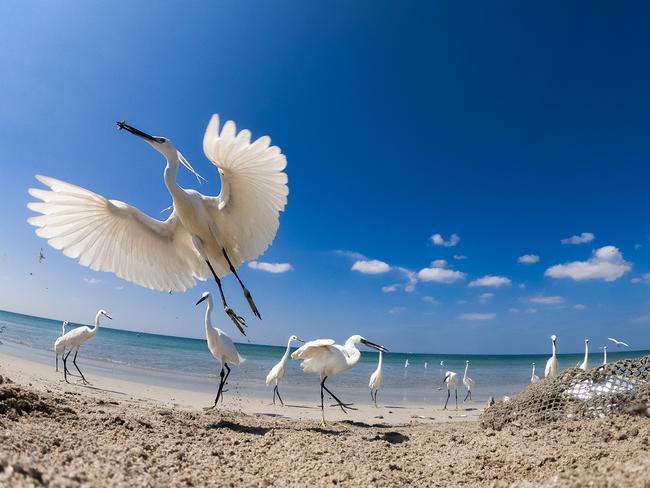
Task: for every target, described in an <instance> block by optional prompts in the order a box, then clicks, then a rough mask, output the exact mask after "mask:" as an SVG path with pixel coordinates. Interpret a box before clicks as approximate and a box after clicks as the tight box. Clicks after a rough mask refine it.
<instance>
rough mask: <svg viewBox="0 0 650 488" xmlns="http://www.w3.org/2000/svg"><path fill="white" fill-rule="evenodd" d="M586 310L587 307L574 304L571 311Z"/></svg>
mask: <svg viewBox="0 0 650 488" xmlns="http://www.w3.org/2000/svg"><path fill="white" fill-rule="evenodd" d="M586 309H587V306H586V305H583V304H582V303H576V304H575V305H574V306H573V310H586Z"/></svg>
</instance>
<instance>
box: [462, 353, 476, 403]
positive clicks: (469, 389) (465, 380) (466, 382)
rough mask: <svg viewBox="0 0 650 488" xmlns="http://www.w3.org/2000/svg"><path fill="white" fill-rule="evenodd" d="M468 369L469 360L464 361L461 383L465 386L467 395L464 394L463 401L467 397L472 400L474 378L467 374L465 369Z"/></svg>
mask: <svg viewBox="0 0 650 488" xmlns="http://www.w3.org/2000/svg"><path fill="white" fill-rule="evenodd" d="M468 369H469V361H465V373H464V374H463V385H465V388H467V395H465V399H464V400H463V403H464V402H466V401H467V398H469V400H470V401H471V400H472V388H474V380H473V379H472V378H470V377H469V376H467V370H468Z"/></svg>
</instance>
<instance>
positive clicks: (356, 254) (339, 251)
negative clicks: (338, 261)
mask: <svg viewBox="0 0 650 488" xmlns="http://www.w3.org/2000/svg"><path fill="white" fill-rule="evenodd" d="M334 252H335V253H336V254H340V255H341V256H345V257H346V258H350V259H355V260H357V261H358V260H362V259H367V258H366V257H365V256H364V255H363V254H361V253H360V252H356V251H346V250H345V249H336V250H335V251H334Z"/></svg>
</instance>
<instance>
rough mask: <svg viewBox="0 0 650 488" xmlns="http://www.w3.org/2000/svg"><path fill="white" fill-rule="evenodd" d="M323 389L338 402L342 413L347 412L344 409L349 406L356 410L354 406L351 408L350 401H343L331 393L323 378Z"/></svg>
mask: <svg viewBox="0 0 650 488" xmlns="http://www.w3.org/2000/svg"><path fill="white" fill-rule="evenodd" d="M322 386H323V389H324V390H325V391H326V392H327V393H329V395H330V396H331V397H332V398H333V399H334V401H335V402H337V403H338V404H339V407H341V410H343V413H348V412H347V411H346V410H345V409H346V408H349V409H350V410H356V408H353V407H352V406H351V405H352V404H351V403H343V402H342V401H341V400H339V399H338V398H337V397H336V395H335V394H334V393H332V392H331V391H330V390H329V388H327V387H326V386H325V380H323V383H322Z"/></svg>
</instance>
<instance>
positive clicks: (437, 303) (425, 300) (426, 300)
mask: <svg viewBox="0 0 650 488" xmlns="http://www.w3.org/2000/svg"><path fill="white" fill-rule="evenodd" d="M422 301H423V302H427V303H431V304H433V305H440V302H439V301H438V300H436V299H435V298H433V297H422Z"/></svg>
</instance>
